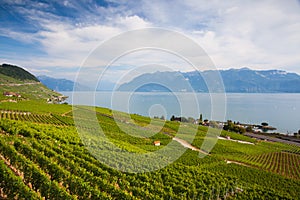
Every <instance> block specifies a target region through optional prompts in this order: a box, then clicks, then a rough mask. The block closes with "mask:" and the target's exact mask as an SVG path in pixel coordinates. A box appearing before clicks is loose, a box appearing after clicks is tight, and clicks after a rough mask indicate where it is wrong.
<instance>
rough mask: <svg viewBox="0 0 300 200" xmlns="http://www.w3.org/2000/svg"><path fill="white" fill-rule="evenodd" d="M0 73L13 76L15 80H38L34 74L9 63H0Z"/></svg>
mask: <svg viewBox="0 0 300 200" xmlns="http://www.w3.org/2000/svg"><path fill="white" fill-rule="evenodd" d="M0 74H4V75H6V76H9V77H12V78H15V79H17V80H22V81H35V82H39V80H38V79H37V78H36V77H35V76H34V75H32V74H30V73H29V72H27V71H26V70H24V69H22V68H20V67H17V66H14V65H9V64H2V65H0Z"/></svg>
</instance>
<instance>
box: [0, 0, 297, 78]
mask: <svg viewBox="0 0 300 200" xmlns="http://www.w3.org/2000/svg"><path fill="white" fill-rule="evenodd" d="M146 27H161V28H166V29H169V30H174V31H178V32H180V33H183V34H185V35H186V36H188V37H190V38H192V39H193V40H194V41H195V42H197V43H198V44H199V45H200V46H201V47H202V48H203V49H204V50H205V51H206V52H207V54H208V55H209V56H210V58H211V59H212V60H213V62H214V63H215V65H216V66H217V67H218V68H219V69H228V68H242V67H249V68H252V69H261V70H263V69H281V70H286V71H290V72H296V73H299V74H300V67H299V66H300V56H299V55H300V34H299V33H300V3H299V1H293V0H289V1H281V0H277V1H276V0H274V1H264V0H263V1H250V0H249V1H246V0H245V1H221V0H220V1H217V0H216V1H209V0H200V1H199V0H186V1H183V0H174V1H167V0H153V1H146V0H144V1H143V0H142V1H122V0H120V1H117V0H108V1H96V0H86V1H80V0H79V1H68V0H65V1H63V0H51V1H50V0H49V1H46V0H45V1H34V0H1V1H0V63H4V62H6V63H12V64H16V65H19V66H23V67H25V68H26V69H28V70H29V71H30V72H32V73H34V74H36V75H39V74H46V75H50V76H56V77H65V78H69V79H73V78H74V76H75V75H76V71H77V70H78V68H79V67H80V65H81V63H82V62H83V61H84V59H85V58H86V57H87V56H88V55H89V53H90V52H91V51H92V50H93V49H95V48H96V47H97V46H98V45H100V44H101V43H102V42H103V41H105V40H108V39H109V38H111V37H112V36H115V35H118V34H120V33H123V32H125V31H129V30H135V29H141V28H146ZM140 62H142V60H140ZM170 65H172V64H171V63H170ZM175 68H176V67H175ZM122 70H123V71H122ZM126 70H127V68H126V67H123V68H122V69H118V70H116V71H113V70H112V71H111V72H110V74H114V76H115V74H116V73H119V74H122V73H124V71H126ZM183 70H184V69H183Z"/></svg>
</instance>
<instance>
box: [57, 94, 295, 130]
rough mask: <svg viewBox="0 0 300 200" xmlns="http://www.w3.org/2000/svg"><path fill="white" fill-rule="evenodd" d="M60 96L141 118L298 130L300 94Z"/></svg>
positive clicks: (82, 103)
mask: <svg viewBox="0 0 300 200" xmlns="http://www.w3.org/2000/svg"><path fill="white" fill-rule="evenodd" d="M62 93H63V94H64V95H67V96H69V99H68V103H71V104H72V103H74V104H81V105H96V106H101V107H106V108H112V109H114V110H120V111H124V112H128V113H136V114H140V115H144V116H151V117H153V116H159V117H160V116H162V115H163V116H165V117H166V118H168V119H169V118H170V117H171V116H172V115H175V116H185V117H193V118H199V114H200V113H202V114H203V119H206V118H207V119H214V120H222V121H223V120H227V119H231V120H233V121H239V122H242V123H252V124H260V123H261V122H268V123H269V125H271V126H274V127H276V128H277V131H278V132H281V133H294V132H296V131H298V130H299V129H300V94H244V93H243V94H236V93H229V94H226V96H224V95H222V94H221V95H220V94H213V95H210V94H207V93H198V94H196V95H195V94H192V93H134V94H130V93H128V92H115V93H111V92H96V93H95V94H94V93H91V92H76V93H75V94H74V96H73V93H72V92H62ZM72 97H73V98H72Z"/></svg>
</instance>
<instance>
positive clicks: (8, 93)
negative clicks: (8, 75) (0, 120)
mask: <svg viewBox="0 0 300 200" xmlns="http://www.w3.org/2000/svg"><path fill="white" fill-rule="evenodd" d="M3 95H4V96H6V97H19V98H20V97H21V95H20V94H18V93H15V92H3Z"/></svg>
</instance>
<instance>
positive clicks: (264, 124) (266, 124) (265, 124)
mask: <svg viewBox="0 0 300 200" xmlns="http://www.w3.org/2000/svg"><path fill="white" fill-rule="evenodd" d="M261 125H262V126H269V124H268V123H267V122H262V123H261Z"/></svg>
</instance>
